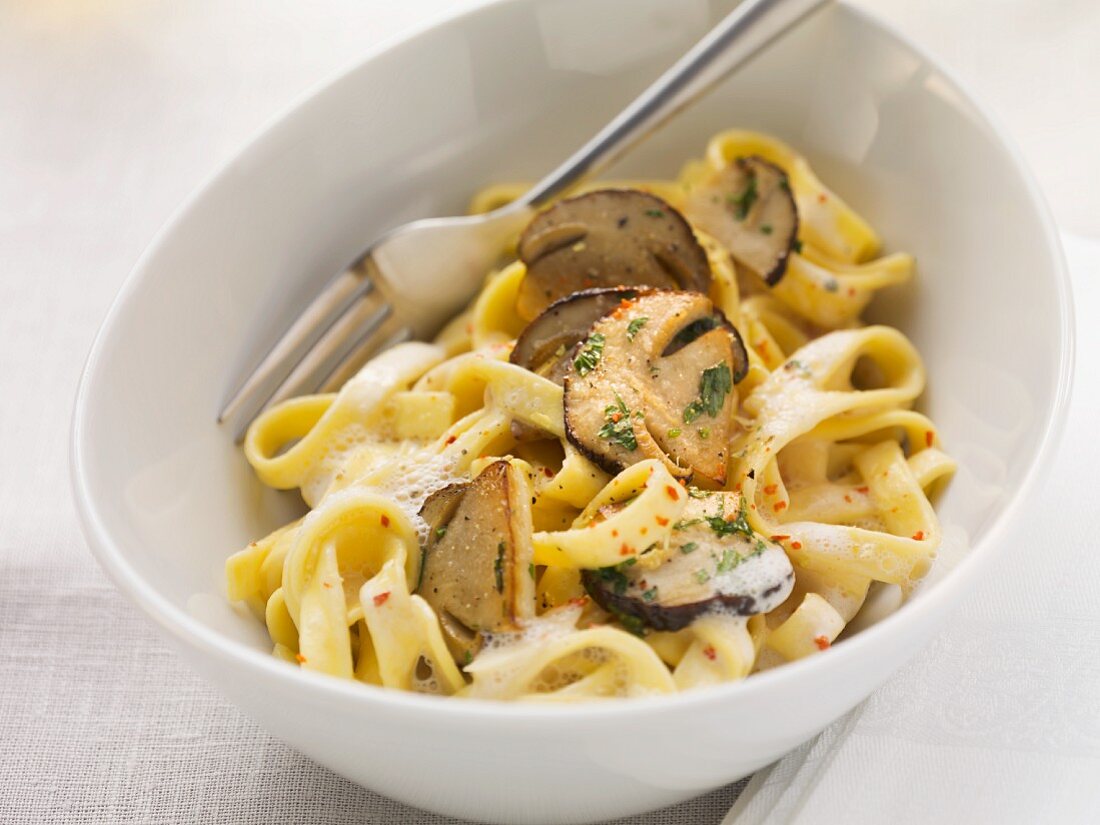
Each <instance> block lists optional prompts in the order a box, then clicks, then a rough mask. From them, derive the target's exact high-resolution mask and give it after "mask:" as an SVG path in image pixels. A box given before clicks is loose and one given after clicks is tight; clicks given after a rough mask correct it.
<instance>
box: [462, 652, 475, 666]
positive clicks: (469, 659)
mask: <svg viewBox="0 0 1100 825" xmlns="http://www.w3.org/2000/svg"><path fill="white" fill-rule="evenodd" d="M462 658H463V660H464V662H465V664H470V662H472V661H473V660H474V654H472V653H471V652H470V651H468V650H467V651H466V652H465V653H463V654H462Z"/></svg>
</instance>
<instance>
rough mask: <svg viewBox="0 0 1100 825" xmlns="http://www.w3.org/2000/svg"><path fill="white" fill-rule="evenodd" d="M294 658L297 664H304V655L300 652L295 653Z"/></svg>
mask: <svg viewBox="0 0 1100 825" xmlns="http://www.w3.org/2000/svg"><path fill="white" fill-rule="evenodd" d="M294 658H295V659H297V660H298V664H300V665H304V664H305V663H306V657H305V656H303V655H302V654H301V653H295V654H294Z"/></svg>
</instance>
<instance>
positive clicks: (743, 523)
mask: <svg viewBox="0 0 1100 825" xmlns="http://www.w3.org/2000/svg"><path fill="white" fill-rule="evenodd" d="M724 509H725V505H724V503H723V505H722V506H721V507H719V509H718V515H716V516H706V522H707V524H709V525H710V529H711V530H713V531H714V532H715V533H717V534H718V535H719V536H732V535H734V534H736V533H740V534H741V535H743V536H748V537H749V538H752V537H753V536H754V535H755V533H754V532H753V529H752V527H750V526H749V522H748V520H747V519H746V518H745V500H744V499H741V509H740V511H739V512H738V513H737V517H736V518H732V519H727V518H726V517H725V513H724V512H723V511H724Z"/></svg>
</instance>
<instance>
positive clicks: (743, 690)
mask: <svg viewBox="0 0 1100 825" xmlns="http://www.w3.org/2000/svg"><path fill="white" fill-rule="evenodd" d="M524 1H525V0H477V1H476V2H475V3H474V4H472V5H470V6H467V7H464V8H461V9H458V10H451V11H448V12H445V13H443V14H439V15H433V16H432V17H430V18H429V19H427V20H425V21H423V22H421V23H419V24H417V25H415V26H412V27H408V28H406V29H403V30H401V31H399V32H397V33H395V34H394V35H392V36H390V37H388V38H386V39H385V40H383V41H381V42H380V43H378V44H376V45H375V46H374V47H372V48H370V49H368V50H367V51H366V52H365V53H364V54H363V55H362V56H361V57H359V58H357V59H356V60H355V61H354V63H352V64H350V65H348V66H346V67H344V68H342V69H340V70H338V71H336V72H335V73H333V74H332V75H329V76H327V77H326V78H323V79H322V80H321V81H319V82H317V83H314V84H312V85H311V86H310V87H309V88H307V89H306V90H305V91H304V92H302V93H301V94H299V95H298V96H297V97H295V98H294V99H293V100H291V101H290V103H288V104H287V105H286V106H284V107H283V108H281V109H280V110H278V111H277V112H276V113H275V114H274V115H273V116H272V117H270V118H269V119H268V120H267V121H266V122H265V123H264V124H263V125H262V126H261V127H260V128H259V129H258V130H257V131H256V132H254V133H253V134H252V135H251V137H250V138H249V139H248V140H246V141H245V142H244V143H243V144H242V145H241V146H240V147H238V149H237V150H236V151H235V152H234V153H233V154H232V155H231V156H230V157H229V158H228V159H226V160H225V161H223V162H222V163H220V164H219V165H218V166H217V167H216V168H215V169H214V170H213V171H212V172H211V173H210V174H209V175H208V176H207V177H206V179H205V180H204V181H203V182H202V183H201V184H200V185H199V186H198V187H196V188H195V189H194V190H193V191H192V192H191V194H190V195H189V196H188V197H187V198H186V199H185V200H184V201H183V202H182V203H181V204H180V206H179V207H177V208H176V209H175V210H174V212H173V213H172V214H171V216H170V217H169V218H168V219H167V220H166V221H165V222H164V223H163V224H162V225H161V227H160V229H158V231H157V232H156V234H155V235H154V236H153V238H152V240H151V241H150V242H149V244H148V246H147V247H146V248H145V250H144V251H143V253H142V254H141V256H140V258H139V259H138V261H137V263H136V264H135V265H134V266H133V268H132V269H131V270H130V272H129V274H128V275H127V277H126V279H125V281H124V282H123V284H122V286H121V288H120V289H119V292H118V293H117V295H116V296H115V298H114V300H113V301H112V303H111V305H110V308H109V309H108V311H107V314H106V316H105V317H104V319H103V321H102V322H101V324H100V327H99V329H98V331H97V333H96V336H95V339H94V340H93V343H92V346H91V349H90V352H89V354H88V357H87V359H86V361H85V364H84V367H83V369H82V371H81V376H80V380H79V384H78V387H77V391H76V396H75V402H74V406H73V413H72V423H71V429H70V450H69V459H70V483H71V489H72V494H73V499H74V501H75V503H76V509H77V514H78V517H79V520H80V523H81V527H82V530H83V533H84V537H85V539H86V540H87V542H88V545H89V547H90V548H91V550H92V553H93V555H94V556H95V557H96V559H97V560H98V562H99V564H100V566H101V567H102V568H103V569H104V570H105V571H106V572H107V574H108V576H109V577H110V579H111V580H112V581H113V582H114V584H115V586H116V587H117V588H118V589H119V590H120V591H122V592H123V593H124V594H125V595H126V596H127V597H128V598H129V599H130V600H131V601H133V602H134V603H135V604H136V605H137V606H138V607H140V608H141V609H142V611H143V612H144V613H145V614H146V615H147V616H148V617H149V618H150V619H152V620H153V621H154V622H155V623H156V624H158V625H160V626H161V627H162V628H163V629H164V631H165V632H166V633H167V634H168V635H169V636H170V637H172V638H174V639H175V640H177V641H178V642H181V643H184V644H186V645H188V646H189V647H193V648H196V649H197V650H199V651H201V652H203V653H204V654H206V655H208V656H211V657H212V658H214V659H217V660H221V661H224V662H225V663H226V664H228V665H230V666H234V665H237V666H241V667H246V668H248V669H250V670H251V671H252V673H253V674H254V675H255V676H257V677H260V678H263V679H270V680H277V681H279V682H281V683H283V686H284V687H285V688H287V689H288V690H299V691H304V692H310V691H312V692H314V693H315V694H317V698H318V699H321V700H323V699H330V700H333V701H341V700H347V701H352V702H358V703H360V705H361V706H362V707H363V708H371V707H376V708H378V709H380V710H381V709H389V710H405V711H414V712H417V713H420V714H432V715H434V716H436V718H440V719H442V718H444V717H446V718H451V719H457V718H459V717H465V718H467V719H470V720H475V721H481V722H484V721H495V720H510V721H515V720H516V719H523V720H525V721H529V722H532V723H538V722H544V723H547V722H548V723H553V724H557V723H560V722H561V721H562V720H564V719H574V718H576V719H586V720H587V719H591V718H592V717H601V718H603V717H607V718H620V717H623V716H635V715H640V714H648V713H651V712H653V711H661V710H665V711H672V710H673V709H684V708H688V707H692V706H705V705H710V704H714V703H718V702H725V701H735V700H736V699H737V698H739V697H741V698H744V699H749V698H750V697H752V696H754V695H757V694H760V693H764V692H768V691H771V690H772V689H773V688H775V687H777V686H778V685H780V684H786V683H789V682H798V681H799V680H803V681H804V682H805V684H807V685H813V684H815V680H814V678H813V674H814V673H816V672H818V671H822V670H825V669H828V668H833V669H837V670H840V669H844V668H848V667H849V666H850V665H852V664H853V663H854V661H855V660H857V659H858V658H859V657H860V656H861V655H863V654H862V651H863V650H864V649H865V648H868V647H870V646H872V645H875V644H878V643H880V642H882V641H883V640H885V639H887V638H889V637H890V636H891V635H895V634H896V633H897V632H898V629H899V628H900V627H901V626H902V625H906V624H908V625H916V624H917V623H919V622H921V621H922V617H926V621H932V622H936V621H937V618H936V615H935V614H936V613H937V612H939V613H940V614H941V616H942V618H943V619H944V620H945V619H946V616H947V615H949V614H950V612H951V611H953V610H954V609H955V608H957V606H958V601H959V600H958V598H957V594H959V591H960V590H961V589H963V588H965V587H968V586H971V582H972V581H973V580H974V578H975V577H976V576H977V575H978V571H979V570H981V569H982V568H983V566H985V565H986V564H987V563H988V561H989V560H990V559H991V558H992V556H993V555H994V554H995V553H996V552H998V550H1000V549H1003V547H1004V543H1005V540H1006V533H1007V531H1008V528H1009V527H1010V526H1011V524H1012V523H1013V521H1014V519H1015V518H1017V517H1018V515H1019V511H1020V509H1021V507H1020V504H1021V502H1022V501H1023V500H1024V499H1025V498H1026V496H1027V495H1028V494H1029V493H1030V491H1031V490H1032V489H1033V488H1034V487H1035V485H1036V484H1037V483H1038V482H1039V481H1040V480H1041V479H1042V478H1044V477H1045V475H1046V474H1047V473H1048V472H1049V469H1048V468H1049V466H1050V464H1051V462H1050V460H1049V459H1050V458H1051V457H1052V455H1053V453H1054V452H1055V450H1056V449H1057V446H1058V444H1059V442H1060V440H1061V437H1062V434H1063V431H1064V429H1065V423H1066V418H1067V414H1068V408H1069V399H1070V395H1071V388H1072V382H1073V367H1074V361H1075V357H1076V356H1075V348H1076V347H1075V317H1074V311H1073V298H1072V287H1071V282H1070V278H1069V272H1068V268H1067V265H1066V261H1065V256H1064V251H1063V249H1062V244H1061V240H1060V236H1059V234H1058V230H1057V228H1056V226H1055V224H1054V221H1053V218H1052V216H1051V213H1050V210H1049V207H1048V205H1047V203H1046V200H1045V198H1044V197H1043V194H1042V191H1041V190H1040V188H1039V186H1038V183H1037V182H1036V180H1035V177H1034V174H1033V173H1032V171H1031V169H1030V167H1029V166H1028V165H1027V162H1026V161H1025V159H1024V158H1023V156H1022V154H1021V153H1020V151H1019V149H1018V148H1017V146H1016V144H1015V142H1014V141H1013V140H1012V138H1011V137H1010V135H1009V134H1008V132H1007V131H1006V130H1005V128H1004V126H1003V124H1002V123H1001V122H1000V120H999V119H998V118H997V116H996V115H994V114H993V113H991V112H990V111H989V110H987V109H986V107H985V106H983V105H982V104H981V103H980V102H978V101H977V100H976V99H975V98H974V96H973V95H972V94H970V93H969V92H968V91H967V90H966V88H965V87H964V86H963V85H962V84H961V83H960V82H959V81H958V79H957V78H956V77H955V76H954V74H953V73H952V72H951V71H949V70H948V69H946V68H945V67H944V66H943V64H942V63H941V61H939V60H938V59H935V58H934V57H933V56H932V55H931V54H929V53H928V52H927V51H926V50H925V49H924V48H923V47H921V46H919V45H917V44H916V43H914V42H913V41H912V40H911V39H910V38H908V37H907V36H905V35H903V34H901V33H900V32H898V31H897V30H896V29H895V28H894V27H893V26H892V25H890V24H889V23H886V22H884V21H882V20H880V19H879V18H878V17H876V16H875V15H873V14H872V13H870V12H868V11H866V10H864V9H861V8H857V7H854V6H852V5H850V4H848V3H846V2H843V0H839V2H836V3H833V4H828V5H830V6H833V7H835V8H833V9H832V12H833V13H843V14H846V15H850V16H851V17H853V18H855V19H856V21H857V23H858V24H859V26H860V27H863V28H868V29H871V30H872V31H874V32H875V33H877V34H879V35H882V36H885V37H886V38H888V39H890V40H892V41H893V42H894V44H895V45H897V46H899V47H901V48H902V49H904V50H908V51H909V52H910V53H912V54H913V55H915V56H916V57H918V58H920V59H921V60H922V61H923V62H924V63H925V64H927V65H929V66H931V67H932V68H933V69H935V71H936V72H937V73H938V74H939V75H940V76H941V77H942V78H943V79H944V80H945V82H946V84H947V85H948V87H949V88H950V89H951V91H952V92H953V93H954V94H955V95H957V97H958V98H959V99H960V100H961V101H963V103H964V104H965V105H967V106H969V107H970V108H971V109H972V110H973V111H974V112H975V113H976V114H977V115H978V118H979V120H980V121H981V123H982V126H984V127H985V128H986V129H987V131H988V132H989V136H990V139H991V140H993V141H994V142H995V143H997V144H999V145H1000V146H1001V147H1002V149H1003V150H1004V151H1005V153H1006V154H1007V155H1008V157H1009V159H1010V161H1011V162H1012V164H1013V166H1014V167H1015V168H1016V170H1017V172H1018V173H1019V175H1020V178H1021V181H1022V183H1023V184H1024V188H1025V192H1026V194H1027V197H1028V199H1029V200H1030V201H1031V202H1032V204H1033V205H1034V206H1035V208H1036V211H1037V212H1038V214H1039V218H1040V230H1041V234H1042V238H1043V241H1044V243H1045V245H1046V247H1047V252H1048V254H1049V257H1050V259H1051V264H1052V276H1053V281H1054V284H1053V285H1054V287H1055V289H1056V291H1057V302H1056V303H1057V313H1058V316H1059V321H1060V325H1059V336H1058V356H1059V363H1058V370H1057V378H1056V385H1055V388H1054V394H1053V399H1052V403H1051V412H1050V416H1049V417H1048V418H1047V420H1046V422H1045V425H1044V426H1043V429H1042V433H1041V435H1040V437H1039V442H1038V445H1037V448H1036V450H1035V453H1034V455H1033V456H1032V459H1031V461H1030V463H1029V465H1028V467H1027V468H1026V470H1025V471H1024V473H1023V477H1022V479H1021V481H1020V483H1019V484H1018V485H1017V487H1016V489H1015V491H1014V492H1013V493H1012V494H1011V495H1010V496H1009V498H1008V500H1007V502H1006V503H1005V504H1004V505H1003V507H1002V511H1001V513H1000V514H999V515H998V516H996V518H995V519H994V521H993V523H992V524H991V525H990V526H989V527H988V528H987V529H986V531H985V532H984V534H983V535H982V536H981V537H979V538H976V539H975V538H972V544H971V545H970V547H969V549H968V551H967V553H966V555H965V556H964V557H963V558H962V559H961V560H960V561H959V562H958V563H957V564H956V565H955V566H954V568H953V569H952V570H951V571H950V573H949V574H948V575H947V576H945V577H944V579H943V580H941V581H940V582H938V583H937V585H936V587H935V588H934V589H932V590H931V591H930V592H928V593H926V594H924V595H922V597H921V598H920V599H916V600H914V601H912V602H908V603H906V604H905V605H903V606H902V608H901V609H899V610H897V611H895V612H894V613H892V614H890V615H888V616H886V617H885V618H883V619H882V620H880V621H879V622H877V623H875V624H874V625H873V626H871V627H869V628H866V629H865V630H863V631H861V632H860V633H857V634H855V635H854V636H852V637H851V638H849V639H846V640H845V641H844V642H843V644H838V645H836V646H835V647H834V648H832V649H831V650H830V655H829V656H827V657H820V656H811V657H807V658H805V659H801V660H799V661H795V662H789V663H787V664H785V665H784V666H783V667H779V668H774V669H771V670H768V671H765V672H763V673H757V674H754V675H753V676H752V678H750V679H743V680H741V681H738V682H732V683H725V684H719V685H714V686H710V687H705V688H698V689H695V690H691V691H686V692H683V693H673V694H662V695H656V696H650V697H640V698H633V699H627V700H614V701H592V702H582V703H578V704H558V703H526V702H505V701H498V700H485V699H463V700H462V701H453V700H452V699H450V698H447V697H436V696H425V695H420V694H415V693H409V692H405V691H399V690H393V689H390V688H383V687H378V686H374V685H367V684H362V683H359V682H348V681H345V680H342V679H336V678H333V677H329V676H326V675H324V674H316V673H311V672H309V671H305V670H302V669H301V668H292V667H288V666H287V665H286V663H285V662H282V661H280V660H278V659H276V658H275V657H273V656H271V655H270V654H269V653H264V652H262V651H258V650H255V649H253V648H251V647H248V646H247V645H245V644H244V643H241V642H238V641H236V640H234V639H231V638H228V637H226V636H224V635H222V634H221V633H219V632H218V631H216V630H214V629H213V628H211V627H209V626H207V625H206V624H204V623H202V622H201V621H199V620H198V619H197V618H195V617H193V616H192V615H191V614H190V613H189V612H188V611H187V610H186V609H185V608H182V607H177V606H176V605H175V604H173V603H172V602H171V601H170V600H169V599H167V598H165V597H164V596H162V595H161V594H160V593H159V592H158V591H157V589H156V588H155V587H153V585H152V584H150V583H149V582H147V581H146V580H145V579H144V578H143V577H142V576H140V575H139V574H138V573H137V572H136V570H135V569H134V568H133V567H131V566H130V564H129V563H128V562H127V560H126V557H125V555H124V554H123V553H122V552H121V550H120V547H119V545H118V544H117V543H116V542H115V540H114V538H113V537H112V536H111V534H110V532H109V531H108V529H107V527H106V525H105V524H104V522H103V521H102V519H101V518H100V516H99V512H98V508H97V503H96V499H97V496H96V493H95V492H94V490H93V485H92V484H91V483H90V481H89V458H88V454H87V453H88V449H89V447H88V437H87V429H86V428H87V417H88V412H89V404H90V395H91V390H90V388H91V387H92V386H94V385H95V383H96V378H97V374H98V372H99V369H100V366H101V363H102V360H103V359H102V355H103V350H104V347H105V342H106V340H107V339H108V337H109V336H110V334H111V330H112V328H113V327H114V326H115V323H116V321H117V319H118V316H119V315H120V314H122V313H123V312H124V311H125V309H126V308H127V306H128V305H129V303H130V301H131V299H132V297H133V294H134V292H135V290H136V286H137V284H138V283H139V282H141V281H142V280H143V278H144V277H145V276H146V275H147V270H148V266H149V261H150V260H151V259H152V258H153V256H154V255H155V254H156V252H157V251H158V250H159V248H160V247H161V246H162V244H163V242H164V241H165V239H166V238H168V237H169V236H170V235H171V233H172V232H173V230H174V228H175V227H176V225H177V224H178V223H180V221H181V220H182V219H183V218H184V217H185V216H186V215H188V214H189V213H190V212H191V210H192V209H193V208H195V206H196V205H197V204H199V203H200V202H201V201H202V199H203V197H204V196H205V195H206V193H207V191H208V190H209V189H211V188H212V187H213V186H214V185H215V184H216V182H217V181H219V180H220V179H221V178H222V177H223V176H224V174H225V173H226V172H227V171H228V170H229V169H230V168H231V167H232V166H233V165H234V164H235V163H237V162H238V161H239V160H240V159H241V158H242V157H244V156H245V155H246V154H248V153H249V152H250V151H252V150H253V149H254V147H255V146H256V145H257V144H259V143H260V142H261V141H263V140H264V139H265V138H266V137H267V136H268V134H269V133H270V132H271V131H272V130H273V129H274V128H275V127H277V126H278V124H280V123H282V122H283V121H284V120H286V119H288V118H289V117H291V116H292V115H293V113H295V112H296V111H297V110H298V109H299V108H300V107H302V106H303V105H305V104H306V103H307V102H308V101H310V100H311V99H313V98H314V97H316V96H318V95H320V94H323V93H325V92H326V91H328V90H330V89H332V88H333V87H335V86H336V85H338V84H340V83H342V82H345V81H348V80H349V79H350V78H351V76H352V75H355V74H356V73H358V72H359V71H361V70H362V69H363V68H364V67H365V66H367V65H368V64H370V63H371V62H373V61H374V60H376V59H377V58H379V57H380V56H382V55H383V54H385V53H387V52H389V51H391V50H393V49H394V48H396V47H397V46H400V45H404V44H406V43H410V42H412V41H414V40H417V39H419V38H421V37H422V36H424V35H425V34H427V33H428V32H430V31H432V30H434V29H436V28H438V27H444V26H448V25H452V24H454V23H455V22H457V21H458V20H462V19H466V18H471V17H474V16H476V15H478V14H481V13H483V12H485V11H486V10H488V9H490V8H493V7H496V6H505V5H509V4H512V3H518V2H524ZM817 13H820V11H819V12H817ZM941 624H942V621H941V622H940V623H938V624H937V625H936V626H937V627H939V626H941Z"/></svg>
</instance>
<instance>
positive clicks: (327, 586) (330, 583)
mask: <svg viewBox="0 0 1100 825" xmlns="http://www.w3.org/2000/svg"><path fill="white" fill-rule="evenodd" d="M321 587H324V588H327V589H328V590H332V582H321Z"/></svg>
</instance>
